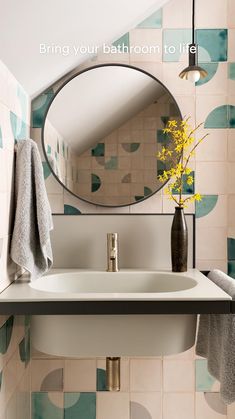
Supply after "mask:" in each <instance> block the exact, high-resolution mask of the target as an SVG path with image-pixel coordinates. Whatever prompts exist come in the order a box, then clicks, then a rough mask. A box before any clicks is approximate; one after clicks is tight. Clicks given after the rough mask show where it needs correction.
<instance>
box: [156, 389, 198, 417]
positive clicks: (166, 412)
mask: <svg viewBox="0 0 235 419" xmlns="http://www.w3.org/2000/svg"><path fill="white" fill-rule="evenodd" d="M162 417H163V419H194V394H193V393H165V394H164V396H163V416H162Z"/></svg>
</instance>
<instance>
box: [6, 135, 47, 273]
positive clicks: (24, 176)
mask: <svg viewBox="0 0 235 419" xmlns="http://www.w3.org/2000/svg"><path fill="white" fill-rule="evenodd" d="M15 194H16V212H15V220H14V228H13V236H12V241H11V258H12V260H13V261H14V262H15V263H17V264H18V265H19V266H21V267H22V268H24V269H26V270H27V271H28V272H29V273H30V274H31V279H35V278H38V277H40V276H41V275H42V274H44V273H45V272H46V271H47V270H48V269H49V268H50V267H51V266H52V262H53V257H52V249H51V242H50V231H51V230H52V228H53V224H52V215H51V209H50V204H49V201H48V197H47V193H46V187H45V182H44V177H43V169H42V161H41V157H40V154H39V151H38V147H37V145H36V143H35V142H34V141H33V140H31V139H27V140H24V141H19V142H18V144H17V152H16V171H15Z"/></svg>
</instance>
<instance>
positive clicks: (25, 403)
mask: <svg viewBox="0 0 235 419" xmlns="http://www.w3.org/2000/svg"><path fill="white" fill-rule="evenodd" d="M30 396H31V393H30V367H29V366H28V367H27V369H26V371H25V374H24V376H23V377H22V379H21V381H20V383H19V385H18V388H17V418H16V419H22V418H24V419H30V416H31V412H30V402H31V400H30V399H31V397H30Z"/></svg>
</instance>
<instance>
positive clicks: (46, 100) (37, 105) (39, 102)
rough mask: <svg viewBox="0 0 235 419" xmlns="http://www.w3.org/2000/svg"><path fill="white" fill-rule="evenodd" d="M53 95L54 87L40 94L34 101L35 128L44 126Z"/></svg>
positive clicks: (33, 116)
mask: <svg viewBox="0 0 235 419" xmlns="http://www.w3.org/2000/svg"><path fill="white" fill-rule="evenodd" d="M53 97H54V92H53V90H52V89H50V90H48V91H47V92H45V93H42V94H41V95H40V96H38V97H37V98H35V99H34V100H33V101H32V127H33V128H41V127H42V125H43V122H44V117H45V114H46V111H47V109H48V106H49V104H50V102H51V100H52V99H53Z"/></svg>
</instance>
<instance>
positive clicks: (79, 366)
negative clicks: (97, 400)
mask: <svg viewBox="0 0 235 419" xmlns="http://www.w3.org/2000/svg"><path fill="white" fill-rule="evenodd" d="M64 389H65V391H67V392H68V391H74V392H78V391H91V392H92V391H96V361H95V360H66V361H65V370H64Z"/></svg>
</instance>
